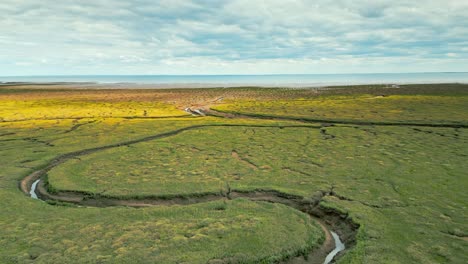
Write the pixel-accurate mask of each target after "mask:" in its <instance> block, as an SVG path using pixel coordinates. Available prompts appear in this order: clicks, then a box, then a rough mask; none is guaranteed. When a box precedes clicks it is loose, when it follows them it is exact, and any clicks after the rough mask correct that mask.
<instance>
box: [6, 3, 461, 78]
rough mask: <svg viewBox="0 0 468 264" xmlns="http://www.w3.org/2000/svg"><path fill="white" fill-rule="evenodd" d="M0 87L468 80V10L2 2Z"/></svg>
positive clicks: (444, 6) (456, 6) (451, 6)
mask: <svg viewBox="0 0 468 264" xmlns="http://www.w3.org/2000/svg"><path fill="white" fill-rule="evenodd" d="M0 14H1V15H0V76H9V75H61V74H275V73H362V72H430V71H468V1H467V0H430V1H426V0H418V1H399V0H389V1H387V0H367V1H362V0H349V1H347V0H329V1H328V0H317V1H312V0H310V1H306V0H237V1H215V0H212V1H209V0H198V1H197V0H192V1H189V0H187V1H181V0H161V1H154V0H122V1H120V0H81V1H68V0H62V1H53V0H41V1H37V0H1V1H0Z"/></svg>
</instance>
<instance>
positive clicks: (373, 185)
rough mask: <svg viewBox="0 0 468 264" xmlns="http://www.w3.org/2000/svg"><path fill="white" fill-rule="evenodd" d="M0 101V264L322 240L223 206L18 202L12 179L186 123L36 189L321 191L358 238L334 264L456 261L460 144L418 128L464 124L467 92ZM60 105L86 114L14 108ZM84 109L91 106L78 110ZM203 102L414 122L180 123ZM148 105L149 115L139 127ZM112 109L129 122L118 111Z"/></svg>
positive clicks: (451, 135)
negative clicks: (354, 226) (57, 161)
mask: <svg viewBox="0 0 468 264" xmlns="http://www.w3.org/2000/svg"><path fill="white" fill-rule="evenodd" d="M444 87H445V88H444ZM0 90H1V91H2V92H1V93H0V101H2V100H3V101H2V102H9V103H8V104H0V113H2V115H0V118H3V120H4V121H8V120H11V121H13V120H16V121H15V122H0V146H1V148H0V158H1V161H2V169H1V171H0V198H1V203H2V208H3V209H2V214H0V227H1V228H0V262H2V263H73V262H80V263H115V262H120V263H135V262H139V263H155V262H158V263H182V262H185V263H206V262H208V261H212V262H215V261H217V260H219V261H222V260H223V261H225V262H229V261H230V262H234V263H238V262H240V263H242V262H244V263H256V262H266V263H268V262H275V261H278V260H280V259H282V258H284V257H286V256H289V255H296V254H297V253H298V252H303V251H305V250H307V249H309V248H311V247H314V246H316V245H317V244H320V243H321V241H323V234H322V232H321V230H320V227H318V225H317V224H316V223H315V222H314V220H313V219H311V218H310V217H308V216H307V215H306V214H303V213H301V212H299V211H297V210H294V209H292V208H290V207H287V206H284V205H280V204H271V203H265V202H253V201H249V200H246V199H234V200H228V199H226V200H220V201H213V202H207V203H200V204H194V205H183V206H182V205H180V206H170V207H167V206H160V207H152V208H140V209H135V208H125V207H108V208H92V207H76V206H71V205H69V206H66V205H56V206H53V205H50V204H47V203H45V202H42V201H39V200H33V199H30V198H29V197H27V196H25V195H24V194H22V193H21V192H20V191H19V190H18V182H19V181H20V180H21V179H22V178H24V177H25V176H26V175H28V174H29V173H30V172H32V171H34V170H35V169H37V168H40V167H41V166H44V165H45V164H47V163H48V162H50V161H51V160H52V159H53V158H55V157H57V156H58V155H60V154H64V153H69V152H72V151H77V150H82V149H87V148H93V147H100V146H105V145H109V144H115V143H119V142H125V141H129V140H134V139H139V138H144V137H147V136H150V135H155V134H161V133H167V132H170V131H174V130H177V129H182V128H188V127H193V128H192V129H188V130H185V131H183V132H180V133H178V134H175V135H171V136H168V137H164V138H159V139H155V140H151V141H146V142H141V143H135V144H130V145H129V146H121V147H115V148H110V149H106V150H102V151H98V152H94V153H92V154H89V155H83V156H79V157H77V158H74V159H70V160H68V161H67V162H65V163H63V164H61V165H59V166H57V167H55V168H53V169H52V170H51V171H49V173H48V182H49V189H50V190H51V191H61V190H71V191H82V192H86V193H91V194H93V193H95V194H99V195H104V196H109V197H118V198H120V199H126V198H132V197H142V198H144V197H147V196H161V197H171V196H180V195H181V196H191V195H197V194H201V193H220V192H227V191H229V190H239V191H244V192H245V191H252V190H257V189H265V190H275V191H280V192H282V193H287V194H291V195H299V196H303V197H305V198H308V197H315V196H316V195H317V193H320V192H323V191H330V190H331V191H332V193H333V195H329V196H326V197H324V199H323V200H322V201H321V205H322V206H323V207H328V208H333V209H335V210H338V211H340V212H343V213H345V214H348V215H349V217H351V218H352V219H353V220H354V221H355V222H357V223H358V224H360V226H361V227H360V229H359V233H358V237H357V241H356V245H355V246H354V248H353V249H351V250H350V251H348V252H346V254H345V255H343V256H342V257H341V258H340V259H339V263H464V262H465V261H466V252H467V250H468V241H467V237H468V224H467V222H468V221H467V219H468V208H467V206H468V204H467V201H468V194H467V192H466V190H467V189H468V178H467V176H466V171H468V165H467V164H468V163H467V162H466V161H467V156H468V132H467V130H466V128H456V127H431V126H430V125H431V124H434V123H437V124H449V125H454V124H455V125H456V124H466V123H467V122H468V117H467V116H466V113H468V97H467V94H468V88H467V86H463V85H445V86H444V85H439V86H436V85H427V86H417V85H416V86H408V87H403V88H400V89H388V88H385V87H381V86H360V87H353V88H351V87H348V88H343V89H332V90H330V91H328V90H325V89H324V90H322V91H318V90H315V89H299V90H290V89H263V90H262V89H259V88H239V89H234V88H233V89H194V90H186V89H181V90H165V91H164V90H149V91H130V90H116V91H105V92H104V91H101V90H89V91H83V90H82V91H76V90H70V91H68V90H62V89H52V90H44V89H38V90H36V89H28V90H24V88H21V87H19V88H18V87H15V88H9V89H0ZM190 95H192V99H190ZM381 95H385V97H381ZM62 98H71V99H69V100H78V101H77V102H79V101H80V100H81V102H86V103H84V106H85V108H87V109H86V111H91V112H90V115H88V116H81V115H82V113H81V112H79V111H82V109H81V108H80V107H79V104H77V105H74V104H70V106H69V108H67V105H68V104H65V103H63V104H60V107H61V109H63V110H62V111H57V110H53V107H51V109H52V110H50V111H49V110H48V107H45V108H44V109H45V110H44V111H42V112H41V114H36V112H31V111H30V110H29V108H30V107H31V105H42V106H45V105H49V106H50V102H60V100H61V99H62ZM252 99H256V100H252ZM24 100H30V101H27V102H26V103H25V102H24ZM93 105H94V106H100V105H105V110H102V109H103V108H100V107H97V108H96V109H97V110H96V112H92V111H93ZM123 106H125V107H123ZM209 106H211V108H214V109H217V110H221V111H224V112H230V113H245V114H252V115H264V116H267V115H274V116H276V117H300V118H301V119H307V118H310V119H324V120H327V119H330V120H341V121H343V120H344V121H346V120H351V121H356V120H358V121H362V120H363V121H369V120H371V121H375V122H403V123H408V122H415V123H426V124H428V126H410V125H404V126H403V125H402V126H398V125H395V126H378V125H372V126H370V125H356V124H335V125H334V126H330V125H329V124H323V123H322V122H319V123H314V122H299V121H293V120H280V119H275V120H267V119H252V118H232V119H229V118H217V117H189V116H185V115H186V114H185V113H184V112H183V111H181V110H178V109H181V108H182V109H183V107H209ZM114 107H115V110H114ZM140 107H141V108H140ZM148 107H152V108H154V109H151V110H146V111H147V116H144V114H143V111H142V110H143V109H147V108H148ZM127 108H129V109H130V108H135V109H138V110H137V111H135V112H125V113H123V114H120V113H119V110H118V109H127ZM57 109H58V108H57ZM311 110H312V111H311ZM122 111H123V110H122ZM78 112H79V113H78ZM110 112H112V113H119V114H116V115H115V116H113V115H114V114H111V115H108V114H107V113H110ZM375 112H376V113H375ZM58 113H60V114H62V115H61V116H58V115H57V114H58ZM102 113H106V114H102ZM148 113H153V114H152V116H153V117H170V116H176V117H172V118H163V119H157V118H156V119H153V118H147V117H148ZM122 115H125V117H126V118H122ZM77 117H80V118H77ZM62 118H65V119H62ZM19 120H25V121H19Z"/></svg>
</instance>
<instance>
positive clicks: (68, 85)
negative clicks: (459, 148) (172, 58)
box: [0, 82, 468, 90]
mask: <svg viewBox="0 0 468 264" xmlns="http://www.w3.org/2000/svg"><path fill="white" fill-rule="evenodd" d="M454 84H460V85H462V84H468V82H418V83H362V84H361V83H359V84H339V83H337V84H327V85H325V84H323V85H318V84H317V85H315V84H302V85H288V84H284V85H274V84H258V83H252V84H236V83H234V84H214V83H213V84H210V83H208V84H191V83H175V84H158V83H156V84H150V83H144V84H142V83H93V82H46V83H41V82H0V89H1V88H18V89H28V88H31V89H41V88H44V89H96V90H100V89H102V90H106V89H136V90H138V89H142V90H146V89H147V90H151V89H203V88H206V89H215V88H265V89H268V88H278V89H281V88H283V89H327V88H330V89H333V88H342V87H350V88H352V87H359V86H380V87H382V88H399V86H400V85H401V86H403V85H454Z"/></svg>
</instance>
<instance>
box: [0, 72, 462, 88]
mask: <svg viewBox="0 0 468 264" xmlns="http://www.w3.org/2000/svg"><path fill="white" fill-rule="evenodd" d="M5 82H39V83H44V82H46V83H48V82H83V83H86V82H92V83H98V84H121V85H125V84H126V85H128V84H140V85H142V86H140V87H136V88H145V86H144V84H146V85H148V84H150V86H149V87H148V88H157V87H162V88H164V87H168V88H169V87H194V88H196V87H235V86H272V87H284V86H288V87H322V86H330V85H358V84H411V83H454V82H458V83H468V73H466V72H430V73H361V74H271V75H70V76H0V85H1V84H2V83H5Z"/></svg>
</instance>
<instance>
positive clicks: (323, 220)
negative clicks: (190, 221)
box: [20, 125, 359, 263]
mask: <svg viewBox="0 0 468 264" xmlns="http://www.w3.org/2000/svg"><path fill="white" fill-rule="evenodd" d="M216 126H228V127H265V126H260V125H259V126H255V125H253V126H252V125H198V126H190V127H186V128H182V129H178V130H174V131H170V132H167V133H162V134H157V135H153V136H149V137H145V138H141V139H137V140H131V141H127V142H122V143H116V144H112V145H107V146H103V147H97V148H90V149H85V150H80V151H75V152H71V153H67V154H63V155H60V156H58V157H57V158H55V159H53V160H52V161H50V162H49V163H48V164H47V165H46V166H44V167H43V168H41V169H38V170H36V171H34V172H32V173H31V174H29V175H28V176H26V177H25V178H24V179H23V180H22V181H21V182H20V189H21V190H22V191H23V192H24V193H25V194H27V195H30V196H31V197H33V198H35V196H37V198H38V199H41V200H44V201H48V202H50V203H56V204H60V203H72V204H76V205H82V206H92V207H109V206H129V207H148V206H161V205H164V206H170V205H189V204H196V203H203V202H208V201H214V200H220V199H236V198H246V199H249V200H252V201H264V202H271V203H281V204H283V205H286V206H290V207H292V208H295V209H297V210H300V211H302V212H304V213H307V214H309V215H310V216H311V217H312V218H314V219H315V220H317V222H318V223H319V224H320V225H321V226H322V229H323V230H324V232H325V234H326V239H325V241H324V243H323V244H322V245H321V246H320V247H318V248H313V249H312V250H311V251H310V253H309V254H308V255H306V256H297V257H291V258H289V259H287V260H284V262H285V263H323V262H324V259H325V258H326V256H327V255H328V254H329V253H330V251H332V250H333V249H334V248H335V246H334V243H333V239H332V237H331V235H330V231H331V230H333V231H334V232H336V233H337V234H338V235H339V237H340V238H341V240H342V241H343V242H344V243H345V244H346V245H347V249H346V250H349V249H352V248H353V246H354V244H355V236H356V233H357V230H358V229H359V224H357V223H355V222H353V221H352V219H351V218H350V217H348V215H347V214H343V213H340V212H338V211H335V210H332V209H329V208H325V207H322V206H321V205H320V202H321V201H322V199H323V198H324V197H326V196H335V193H334V192H333V188H331V189H330V190H328V191H321V192H319V193H317V195H315V196H314V197H311V198H305V197H301V196H296V195H291V194H286V193H281V192H278V191H275V190H261V189H257V190H255V191H248V192H246V191H240V190H232V189H231V188H230V187H229V186H226V190H223V191H220V192H219V193H196V194H191V195H180V196H177V195H175V196H157V195H152V196H145V197H138V198H132V197H128V198H121V197H112V196H107V195H105V194H103V193H101V194H97V193H86V192H79V191H60V192H58V193H50V192H49V191H48V186H47V184H48V183H47V172H48V171H49V170H51V169H52V168H54V167H56V166H58V165H60V164H62V163H64V162H66V161H67V160H70V159H76V158H79V156H82V155H87V154H90V153H94V152H97V151H101V150H105V149H110V148H115V147H120V146H129V145H132V144H136V143H139V142H145V141H150V140H155V139H159V138H164V137H169V136H173V135H177V134H179V133H182V132H184V131H187V130H191V129H198V128H202V127H216ZM267 127H270V126H267ZM271 127H273V126H271ZM274 127H277V126H274ZM283 127H287V126H283ZM294 127H298V126H294ZM301 127H307V128H312V129H319V128H320V127H314V126H301ZM233 153H234V154H233V155H234V156H235V155H236V154H237V152H235V151H233ZM237 155H238V154H237ZM340 255H341V254H340ZM220 261H221V263H223V262H228V260H220Z"/></svg>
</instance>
